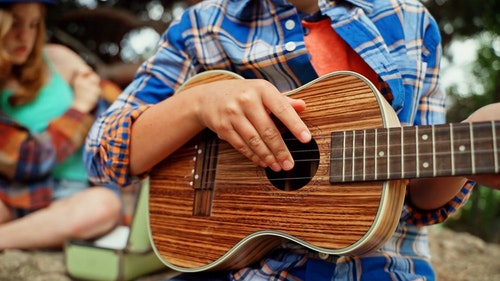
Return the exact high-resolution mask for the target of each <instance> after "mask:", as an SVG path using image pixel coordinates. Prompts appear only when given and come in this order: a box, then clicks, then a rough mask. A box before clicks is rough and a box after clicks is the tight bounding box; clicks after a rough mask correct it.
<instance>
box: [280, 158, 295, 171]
mask: <svg viewBox="0 0 500 281" xmlns="http://www.w3.org/2000/svg"><path fill="white" fill-rule="evenodd" d="M282 167H283V170H285V171H289V170H291V169H292V168H293V162H292V161H290V160H285V161H283V166H282Z"/></svg>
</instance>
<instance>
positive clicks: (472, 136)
mask: <svg viewBox="0 0 500 281" xmlns="http://www.w3.org/2000/svg"><path fill="white" fill-rule="evenodd" d="M473 138H474V131H473V130H472V124H471V123H469V142H470V152H471V153H470V158H471V163H472V165H471V168H472V174H473V175H475V174H476V159H475V150H474V139H473Z"/></svg>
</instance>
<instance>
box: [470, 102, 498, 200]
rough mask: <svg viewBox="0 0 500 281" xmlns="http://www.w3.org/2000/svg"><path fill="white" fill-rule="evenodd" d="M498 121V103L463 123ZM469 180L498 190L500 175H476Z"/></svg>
mask: <svg viewBox="0 0 500 281" xmlns="http://www.w3.org/2000/svg"><path fill="white" fill-rule="evenodd" d="M491 120H500V102H498V103H492V104H489V105H486V106H483V107H481V108H479V109H478V110H476V111H474V112H473V113H472V114H471V115H470V116H469V117H467V119H465V120H464V121H463V122H482V121H491ZM469 178H470V179H471V180H473V181H475V182H477V183H479V184H482V185H485V186H487V187H490V188H493V189H498V190H500V174H498V173H497V174H493V175H477V176H471V177H469Z"/></svg>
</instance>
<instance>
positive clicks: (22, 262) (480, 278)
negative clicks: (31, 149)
mask: <svg viewBox="0 0 500 281" xmlns="http://www.w3.org/2000/svg"><path fill="white" fill-rule="evenodd" d="M430 239H431V251H432V254H433V263H434V265H435V268H436V272H437V277H438V278H437V280H439V281H498V280H500V245H499V244H488V243H485V242H484V241H483V240H481V239H479V238H477V237H475V236H472V235H470V234H467V233H456V232H453V231H451V230H449V229H444V228H440V227H435V228H432V229H431V232H430ZM167 275H168V274H167V273H164V272H159V273H156V274H153V275H149V276H144V277H141V278H139V279H137V281H158V280H163V279H164V278H165V276H167ZM0 280H1V281H28V280H29V281H73V279H71V278H70V277H69V276H68V275H66V273H65V268H64V260H63V255H62V253H61V252H58V251H35V252H29V251H18V250H8V251H4V252H1V253H0Z"/></svg>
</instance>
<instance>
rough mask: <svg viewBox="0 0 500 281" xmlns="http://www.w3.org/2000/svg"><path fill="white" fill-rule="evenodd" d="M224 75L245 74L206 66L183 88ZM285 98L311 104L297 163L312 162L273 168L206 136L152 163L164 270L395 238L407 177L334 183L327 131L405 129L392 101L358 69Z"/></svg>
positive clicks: (154, 218) (370, 245)
mask: <svg viewBox="0 0 500 281" xmlns="http://www.w3.org/2000/svg"><path fill="white" fill-rule="evenodd" d="M224 79H242V78H241V77H239V76H236V75H234V74H231V73H229V72H224V71H209V72H206V73H202V74H200V75H198V76H195V77H194V78H193V79H191V80H190V81H188V83H186V85H185V86H184V87H190V86H194V85H199V84H202V83H207V82H208V81H214V80H224ZM183 89H185V88H183ZM179 92H180V93H179V94H182V89H180V90H179ZM285 94H287V95H289V96H291V97H294V98H299V99H303V100H305V101H306V104H307V108H306V110H305V111H304V112H302V113H301V114H300V116H301V118H302V119H303V120H304V122H305V123H306V124H307V125H308V127H309V128H310V130H311V132H312V135H313V139H314V141H313V142H312V144H309V145H307V146H304V147H302V146H300V145H298V148H299V149H298V150H300V151H301V154H300V155H299V154H297V155H298V157H299V160H302V162H306V163H305V164H304V165H299V164H297V166H300V167H299V168H298V169H300V170H299V171H296V172H292V173H284V174H273V173H269V172H268V171H266V170H265V169H262V168H260V167H258V166H256V165H254V164H253V163H251V162H250V161H249V160H248V159H246V158H245V157H244V156H242V155H241V154H240V153H238V152H237V151H236V150H235V149H233V148H232V147H231V146H230V145H229V144H228V143H226V142H224V141H220V140H218V139H217V138H216V137H215V136H213V134H210V133H207V134H205V133H204V134H200V135H198V136H197V137H195V138H193V139H192V140H191V141H190V142H189V143H187V144H186V145H184V146H183V147H182V148H181V149H179V150H178V151H177V152H176V153H174V154H172V155H171V156H169V157H168V158H167V159H166V160H164V161H163V162H161V163H160V164H159V165H157V166H156V167H155V168H154V169H153V171H152V173H151V175H150V179H149V180H150V195H149V224H150V233H151V239H152V243H153V245H154V248H155V251H156V252H157V254H158V256H159V257H160V259H162V261H163V262H164V263H165V264H166V265H167V266H168V267H170V268H172V269H175V270H178V271H182V272H196V271H205V270H222V269H229V268H240V267H243V266H246V265H248V264H250V263H253V262H255V261H257V260H259V259H260V258H262V257H263V256H264V255H265V254H266V253H267V252H268V251H270V250H271V249H273V248H275V247H276V246H278V245H280V244H281V243H283V242H284V241H293V242H296V243H298V244H301V245H303V246H305V247H307V248H310V249H311V250H314V251H318V252H322V253H326V254H330V255H360V254H364V253H367V252H369V251H372V250H374V249H376V248H378V247H380V246H381V245H382V244H383V243H384V242H385V241H386V240H387V239H388V238H389V237H390V236H391V234H392V233H393V231H394V229H395V227H396V225H397V223H398V220H399V217H400V214H401V209H402V204H403V201H404V196H405V181H404V180H391V181H368V182H355V183H331V182H330V173H331V167H330V165H331V161H330V158H331V140H332V138H331V133H332V132H335V131H344V130H347V129H348V130H354V129H367V128H388V127H399V126H400V124H399V121H398V119H397V116H396V114H395V113H394V111H393V110H392V108H391V107H390V105H389V104H388V103H387V102H386V100H385V99H384V98H383V97H382V96H381V95H380V93H378V91H377V90H376V89H375V88H374V86H373V85H372V84H371V83H370V82H369V81H368V80H367V79H366V78H364V77H362V76H360V75H358V74H355V73H352V72H336V73H332V74H330V75H327V76H323V77H320V78H318V79H317V80H315V81H313V82H311V83H309V84H306V85H304V86H302V87H300V88H298V89H296V90H293V91H291V92H288V93H285ZM284 133H285V132H284ZM291 145H297V144H291ZM289 148H290V147H289ZM292 154H293V153H292ZM294 158H295V156H294ZM299 160H297V159H296V162H297V163H300V162H301V161H299ZM284 177H286V179H284Z"/></svg>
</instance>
